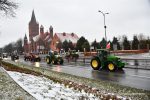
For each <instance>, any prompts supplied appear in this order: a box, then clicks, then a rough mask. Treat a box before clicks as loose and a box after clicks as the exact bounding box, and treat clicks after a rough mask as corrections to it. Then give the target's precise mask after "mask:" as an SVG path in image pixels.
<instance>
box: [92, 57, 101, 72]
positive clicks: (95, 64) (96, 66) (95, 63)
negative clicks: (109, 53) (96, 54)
mask: <svg viewBox="0 0 150 100" xmlns="http://www.w3.org/2000/svg"><path fill="white" fill-rule="evenodd" d="M91 67H92V68H93V69H94V70H99V68H100V67H101V62H100V61H99V59H98V58H93V59H92V60H91Z"/></svg>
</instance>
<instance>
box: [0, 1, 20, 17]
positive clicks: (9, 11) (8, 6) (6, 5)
mask: <svg viewBox="0 0 150 100" xmlns="http://www.w3.org/2000/svg"><path fill="white" fill-rule="evenodd" d="M17 8H18V4H17V3H15V2H13V1H11V0H0V13H1V14H3V13H4V14H5V15H6V16H8V15H10V16H12V17H14V16H15V14H16V13H15V10H16V9H17Z"/></svg>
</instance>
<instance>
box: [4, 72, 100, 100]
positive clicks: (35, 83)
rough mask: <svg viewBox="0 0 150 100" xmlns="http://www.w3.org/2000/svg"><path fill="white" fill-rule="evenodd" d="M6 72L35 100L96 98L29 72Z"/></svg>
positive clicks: (95, 99) (94, 99) (91, 99)
mask: <svg viewBox="0 0 150 100" xmlns="http://www.w3.org/2000/svg"><path fill="white" fill-rule="evenodd" d="M7 73H8V74H9V75H10V76H11V77H12V78H13V79H14V80H15V81H16V83H18V84H19V85H20V86H21V87H22V88H23V89H24V90H26V91H27V92H28V93H29V94H31V95H32V96H33V97H35V98H36V99H37V100H80V99H81V100H82V99H83V98H84V99H86V100H98V99H99V98H97V97H95V96H94V95H92V94H88V93H85V92H84V91H82V92H79V91H77V90H73V89H71V88H67V87H65V86H64V85H63V84H59V83H54V82H53V81H52V80H50V79H48V78H45V77H42V76H33V75H29V74H24V73H19V72H12V71H7Z"/></svg>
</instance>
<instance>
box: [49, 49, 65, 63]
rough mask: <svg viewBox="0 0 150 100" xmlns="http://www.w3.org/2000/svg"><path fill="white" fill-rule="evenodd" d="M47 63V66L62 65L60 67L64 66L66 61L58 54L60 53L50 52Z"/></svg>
mask: <svg viewBox="0 0 150 100" xmlns="http://www.w3.org/2000/svg"><path fill="white" fill-rule="evenodd" d="M46 62H47V64H51V63H52V64H60V65H62V64H63V62H64V60H63V58H62V56H60V55H59V54H58V52H57V51H54V52H53V51H49V52H48V55H47V56H46Z"/></svg>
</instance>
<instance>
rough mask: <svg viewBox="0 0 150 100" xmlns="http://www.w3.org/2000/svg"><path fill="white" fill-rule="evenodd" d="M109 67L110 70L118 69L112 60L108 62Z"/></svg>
mask: <svg viewBox="0 0 150 100" xmlns="http://www.w3.org/2000/svg"><path fill="white" fill-rule="evenodd" d="M107 69H108V70H109V71H115V70H116V66H115V64H114V63H112V62H108V64H107Z"/></svg>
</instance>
